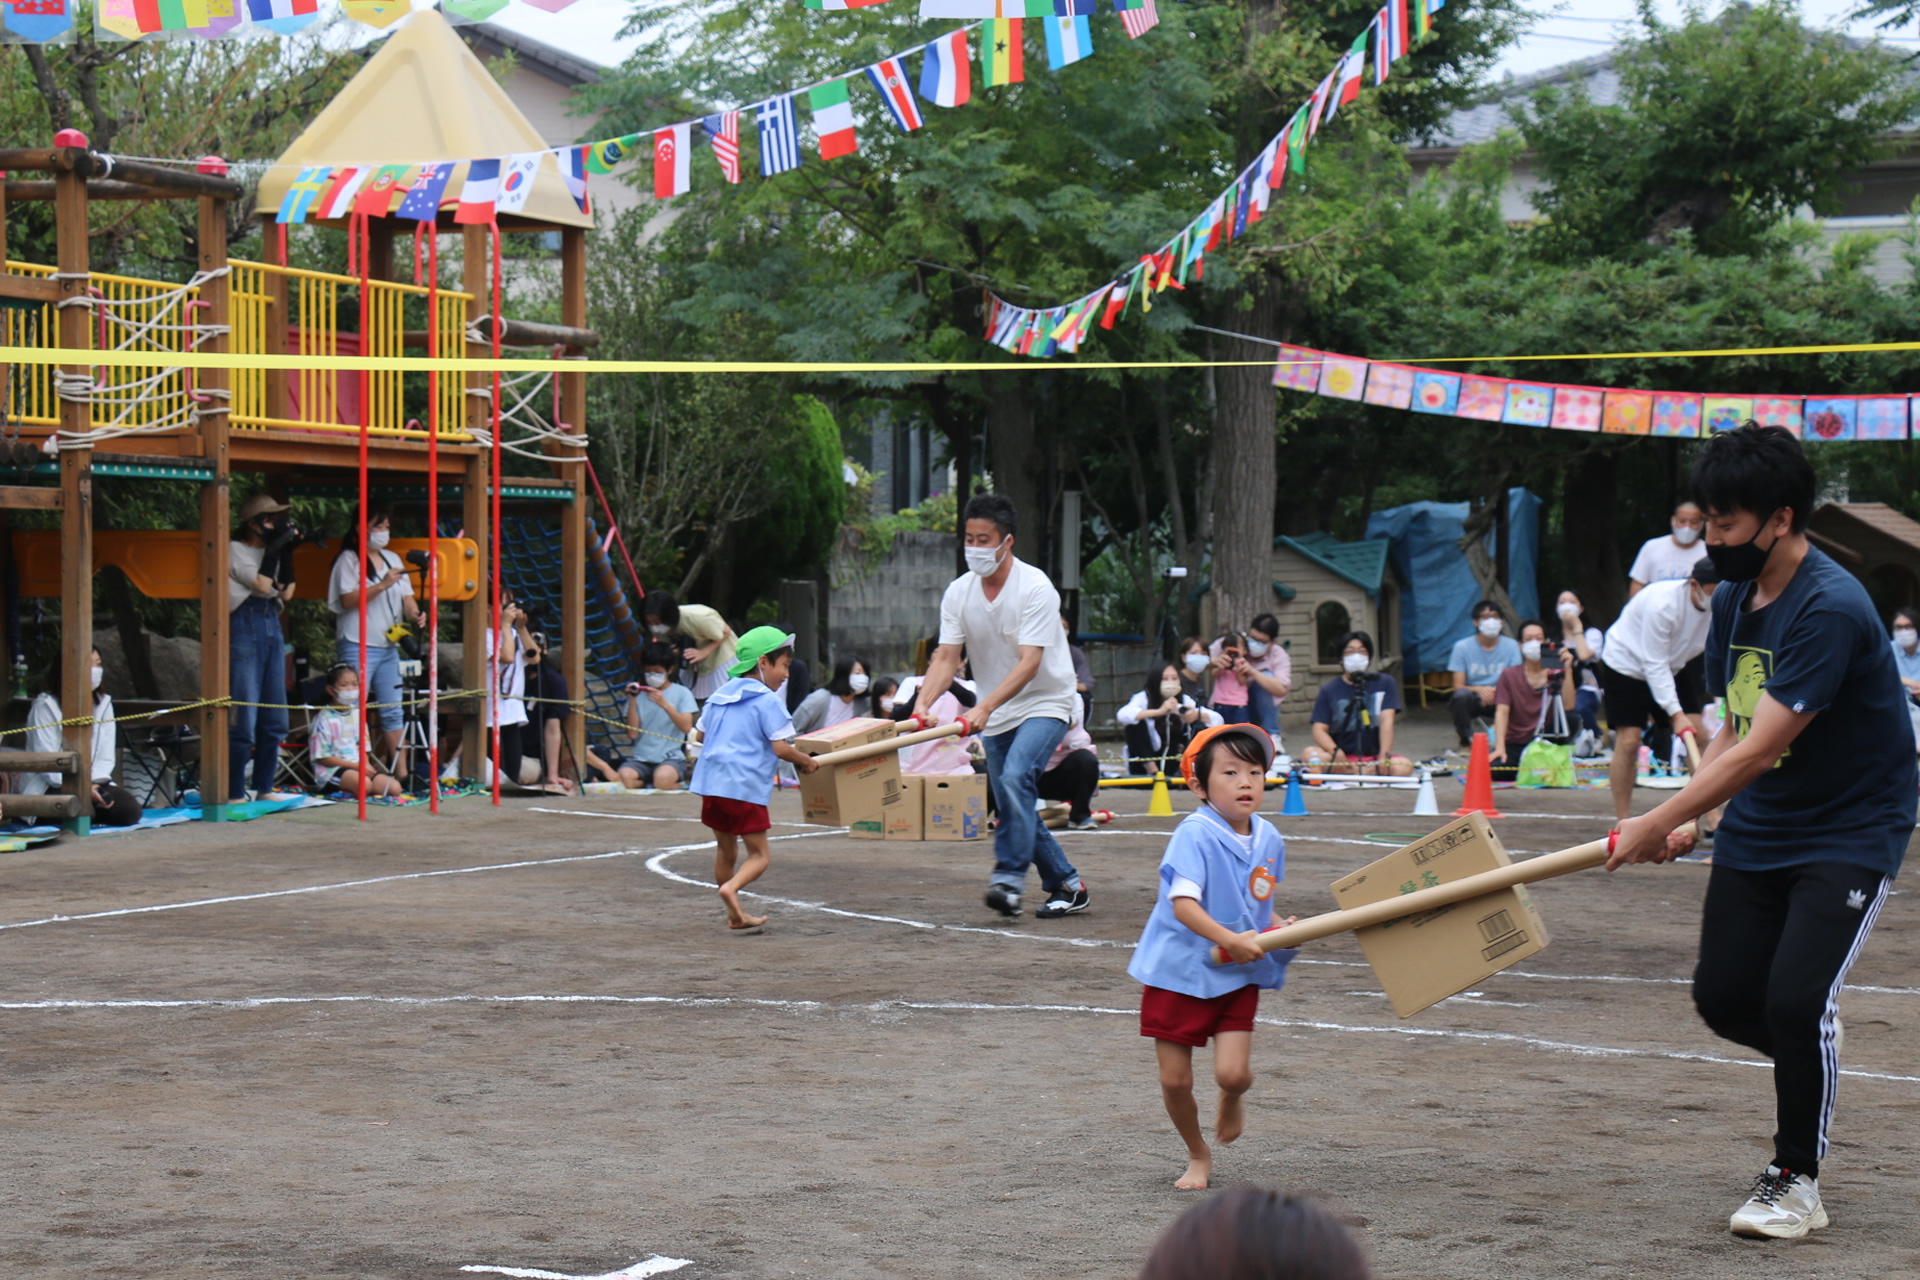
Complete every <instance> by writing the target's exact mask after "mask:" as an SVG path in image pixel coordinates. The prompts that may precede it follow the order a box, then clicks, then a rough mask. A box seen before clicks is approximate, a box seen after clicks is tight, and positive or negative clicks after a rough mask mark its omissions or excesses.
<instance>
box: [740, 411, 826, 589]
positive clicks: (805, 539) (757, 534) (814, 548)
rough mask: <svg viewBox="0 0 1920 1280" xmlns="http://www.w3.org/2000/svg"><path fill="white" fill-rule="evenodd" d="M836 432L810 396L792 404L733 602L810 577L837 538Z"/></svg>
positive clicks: (748, 531)
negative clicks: (781, 583) (790, 579)
mask: <svg viewBox="0 0 1920 1280" xmlns="http://www.w3.org/2000/svg"><path fill="white" fill-rule="evenodd" d="M843 465H844V464H843V463H842V461H841V454H840V427H839V425H838V424H837V423H835V422H834V420H833V415H832V414H831V413H829V412H828V411H827V407H826V406H825V405H823V404H821V403H820V402H819V401H818V400H816V399H814V398H813V397H812V396H795V397H794V414H793V417H792V419H791V424H790V429H789V436H788V441H787V443H786V444H785V445H784V447H782V448H780V449H778V450H777V451H776V452H775V453H774V454H773V455H772V456H771V457H770V458H768V459H767V465H766V468H765V470H764V472H763V473H762V480H761V483H762V484H763V485H765V487H766V507H765V510H764V512H763V514H761V515H760V516H759V517H758V518H757V519H754V520H752V521H750V522H748V523H747V524H746V525H745V526H744V527H743V529H742V531H741V535H740V538H741V547H740V550H741V552H742V553H743V554H742V555H741V556H740V557H739V559H738V561H737V562H736V565H735V568H734V581H733V585H732V592H733V597H734V598H735V599H751V598H752V597H754V596H757V595H760V594H761V593H763V592H765V591H767V590H769V589H770V588H771V587H772V586H773V584H774V583H776V582H778V581H779V580H780V579H781V578H787V577H796V576H799V577H810V576H812V574H813V571H814V569H815V567H816V566H817V565H819V564H820V563H821V562H823V561H824V560H825V559H826V557H827V552H828V551H829V550H830V549H831V548H832V546H833V540H834V537H835V535H836V534H838V533H839V531H840V521H841V517H842V515H843V514H844V512H845V508H846V497H847V482H846V479H845V477H844V474H843V472H842V466H843Z"/></svg>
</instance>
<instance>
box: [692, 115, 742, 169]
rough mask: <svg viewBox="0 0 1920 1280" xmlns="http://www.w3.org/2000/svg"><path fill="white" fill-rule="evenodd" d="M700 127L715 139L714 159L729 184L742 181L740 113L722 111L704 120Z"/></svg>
mask: <svg viewBox="0 0 1920 1280" xmlns="http://www.w3.org/2000/svg"><path fill="white" fill-rule="evenodd" d="M700 127H701V128H702V129H705V130H706V131H707V136H708V137H709V138H711V139H713V158H714V159H715V160H718V161H719V162H720V172H721V173H723V174H725V175H726V178H727V181H728V182H738V181H740V113H739V112H738V111H722V112H721V113H720V114H719V115H714V116H708V117H706V118H705V119H703V120H702V121H701V122H700Z"/></svg>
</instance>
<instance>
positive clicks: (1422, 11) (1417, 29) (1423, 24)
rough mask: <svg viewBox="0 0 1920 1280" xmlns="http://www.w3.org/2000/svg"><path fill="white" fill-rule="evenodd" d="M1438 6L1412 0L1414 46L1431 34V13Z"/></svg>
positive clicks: (1419, 0) (1424, 1)
mask: <svg viewBox="0 0 1920 1280" xmlns="http://www.w3.org/2000/svg"><path fill="white" fill-rule="evenodd" d="M1439 7H1440V6H1439V5H1437V4H1429V3H1428V2H1427V0H1413V40H1414V43H1415V44H1418V43H1419V42H1420V41H1422V40H1425V39H1426V38H1427V37H1428V36H1430V35H1432V34H1433V11H1434V10H1435V9H1438V8H1439Z"/></svg>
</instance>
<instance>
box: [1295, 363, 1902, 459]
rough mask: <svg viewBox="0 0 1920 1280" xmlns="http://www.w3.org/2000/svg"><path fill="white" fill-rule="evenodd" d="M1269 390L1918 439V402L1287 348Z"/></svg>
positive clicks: (1506, 412) (1692, 425)
mask: <svg viewBox="0 0 1920 1280" xmlns="http://www.w3.org/2000/svg"><path fill="white" fill-rule="evenodd" d="M1273 385H1274V386H1276V387H1281V388H1284V389H1286V390H1288V391H1300V392H1305V393H1306V394H1308V395H1321V396H1328V397H1330V398H1332V399H1335V400H1351V401H1357V402H1359V403H1362V404H1370V405H1377V406H1379V407H1381V408H1384V409H1406V410H1409V411H1411V412H1413V413H1428V414H1436V415H1439V416H1442V417H1452V418H1468V419H1472V420H1475V421H1479V422H1509V423H1513V424H1515V425H1516V426H1523V427H1547V428H1552V429H1555V430H1560V431H1600V432H1610V433H1613V434H1618V435H1638V436H1672V437H1678V438H1681V439H1696V438H1698V437H1700V436H1703V435H1710V434H1712V433H1714V432H1719V431H1731V430H1733V429H1734V428H1735V427H1738V426H1739V425H1740V424H1741V423H1743V422H1745V421H1747V420H1748V419H1752V420H1754V421H1756V422H1758V423H1760V425H1762V426H1771V427H1785V428H1786V429H1787V430H1788V431H1791V432H1792V433H1793V434H1794V435H1796V436H1801V437H1803V438H1804V439H1807V440H1813V441H1821V442H1833V441H1846V440H1909V439H1920V396H1910V395H1901V396H1887V395H1878V396H1876V395H1861V396H1773V395H1769V396H1749V395H1714V394H1712V393H1711V392H1696V391H1634V390H1627V389H1620V388H1614V387H1582V386H1572V385H1568V384H1564V383H1556V382H1530V381H1526V380H1523V379H1518V378H1494V377H1483V376H1481V375H1479V374H1471V373H1447V372H1444V371H1442V370H1438V369H1421V368H1417V367H1415V366H1413V365H1404V364H1389V363H1386V362H1382V361H1374V360H1363V359H1361V358H1359V357H1357V356H1343V355H1336V354H1335V353H1333V352H1331V351H1318V350H1315V349H1313V348H1312V347H1299V346H1284V345H1283V346H1282V347H1281V348H1280V358H1279V360H1278V361H1277V362H1276V363H1275V365H1274V370H1273Z"/></svg>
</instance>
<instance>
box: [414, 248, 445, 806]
mask: <svg viewBox="0 0 1920 1280" xmlns="http://www.w3.org/2000/svg"><path fill="white" fill-rule="evenodd" d="M423 231H424V232H426V235H427V355H428V356H430V357H432V358H433V359H436V360H437V359H439V357H440V228H439V225H438V223H435V222H422V223H420V224H419V226H417V227H416V228H415V229H414V234H413V282H414V283H415V284H419V283H420V235H421V232H423ZM427 809H428V811H429V812H431V813H435V814H437V813H439V812H440V372H439V370H437V369H429V370H428V371H427Z"/></svg>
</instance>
